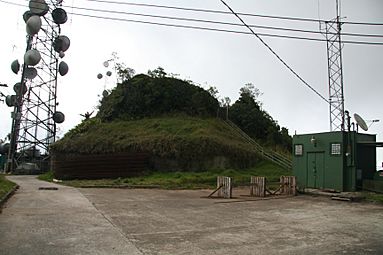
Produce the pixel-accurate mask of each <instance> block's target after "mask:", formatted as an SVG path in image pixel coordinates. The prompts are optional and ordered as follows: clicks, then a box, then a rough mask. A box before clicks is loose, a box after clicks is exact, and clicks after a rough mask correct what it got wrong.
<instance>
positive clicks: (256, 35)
mask: <svg viewBox="0 0 383 255" xmlns="http://www.w3.org/2000/svg"><path fill="white" fill-rule="evenodd" d="M220 1H221V2H222V3H223V4H224V5H225V6H226V7H227V8H228V9H229V10H230V11H231V12H232V13H233V14H234V15H235V16H236V17H237V18H238V19H239V20H240V21H241V22H242V23H243V24H244V25H245V26H246V27H247V28H248V29H249V30H250V31H251V33H252V34H253V35H254V36H255V37H257V38H258V40H260V41H261V43H262V44H263V45H265V46H266V48H268V49H269V50H270V51H271V53H273V55H274V56H275V57H276V58H277V59H278V60H279V61H280V62H281V63H282V64H283V65H284V66H285V67H286V68H287V69H288V70H290V71H291V72H292V73H293V74H294V75H295V76H296V77H297V78H298V79H299V80H300V81H301V82H303V84H304V85H306V86H307V87H308V88H309V89H311V90H312V91H313V92H314V93H315V94H317V95H318V96H319V97H320V98H322V99H323V100H324V101H325V102H326V103H328V104H329V103H330V102H329V101H328V100H327V99H326V98H325V97H324V96H322V95H321V94H320V93H319V92H318V91H317V90H316V89H314V88H313V87H312V86H311V85H310V84H308V83H307V82H306V81H305V80H304V79H303V78H302V77H301V76H300V75H299V74H298V73H297V72H295V71H294V69H292V68H291V67H290V66H289V65H288V64H287V63H286V62H285V61H284V60H283V59H282V58H281V57H280V56H279V55H278V54H277V53H276V52H275V51H274V50H273V49H272V48H271V47H270V46H269V45H268V44H267V43H266V42H265V41H264V40H263V39H262V38H261V37H260V36H259V35H258V34H256V33H255V32H254V30H253V29H252V28H251V27H249V26H248V25H247V24H246V22H245V21H244V20H243V19H242V18H241V17H240V16H239V15H238V14H237V13H235V11H234V10H233V9H232V8H231V7H230V6H229V5H228V4H227V3H225V1H223V0H220Z"/></svg>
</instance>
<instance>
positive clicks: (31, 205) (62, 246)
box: [0, 176, 142, 255]
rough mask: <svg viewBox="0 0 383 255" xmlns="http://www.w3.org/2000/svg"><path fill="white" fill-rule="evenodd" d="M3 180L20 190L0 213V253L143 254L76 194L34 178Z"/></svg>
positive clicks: (85, 199) (70, 190) (80, 195)
mask: <svg viewBox="0 0 383 255" xmlns="http://www.w3.org/2000/svg"><path fill="white" fill-rule="evenodd" d="M7 178H8V179H10V180H11V181H13V182H15V183H17V184H18V185H20V189H19V190H18V191H17V192H16V193H15V195H14V196H13V197H11V198H10V199H9V201H8V202H7V203H6V205H5V208H4V209H3V212H2V214H0V254H2V255H6V254H18V255H21V254H28V255H34V254H36V255H37V254H38V255H41V254H49V255H51V254H55V255H61V254H142V253H141V252H140V251H139V250H138V249H137V248H136V247H135V246H134V244H132V242H131V241H130V240H129V239H128V238H127V237H126V236H125V235H124V233H122V232H121V231H120V229H119V228H117V227H116V226H114V225H113V223H111V222H110V221H109V220H108V219H107V218H106V217H104V215H103V214H102V213H101V212H100V211H98V210H97V209H96V208H95V207H94V206H93V205H92V203H91V202H89V200H88V199H87V198H86V197H84V196H83V195H82V194H81V193H80V192H79V191H78V190H77V189H75V188H71V187H65V186H61V185H56V184H52V183H47V182H43V181H39V180H37V179H36V177H35V176H9V177H7ZM40 187H50V188H52V187H56V188H58V190H39V188H40Z"/></svg>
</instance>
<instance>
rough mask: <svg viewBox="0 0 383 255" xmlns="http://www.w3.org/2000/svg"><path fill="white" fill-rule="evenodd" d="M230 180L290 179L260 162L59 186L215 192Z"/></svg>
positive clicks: (47, 177) (45, 177)
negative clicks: (219, 180) (219, 179)
mask: <svg viewBox="0 0 383 255" xmlns="http://www.w3.org/2000/svg"><path fill="white" fill-rule="evenodd" d="M219 175H223V176H229V177H233V180H234V186H241V185H247V184H249V183H250V176H265V177H266V178H267V180H268V181H269V182H275V181H279V177H280V176H281V175H291V172H288V171H286V170H284V169H282V168H280V167H278V166H276V165H274V164H271V163H269V162H266V161H263V162H261V163H259V164H258V165H257V166H256V167H254V168H249V169H242V170H235V169H226V170H217V169H213V170H209V171H205V172H148V173H146V174H145V175H144V176H139V177H132V178H117V179H99V180H63V182H62V184H64V185H68V186H73V187H84V186H87V187H88V186H99V187H100V186H112V187H118V186H136V185H137V186H155V187H157V186H158V187H160V188H163V189H204V188H215V187H216V180H217V176H219ZM39 179H40V180H46V181H52V179H53V174H52V172H48V173H46V174H43V175H40V176H39Z"/></svg>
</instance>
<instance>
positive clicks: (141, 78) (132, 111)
mask: <svg viewBox="0 0 383 255" xmlns="http://www.w3.org/2000/svg"><path fill="white" fill-rule="evenodd" d="M218 107H219V103H218V100H217V99H215V98H214V97H212V96H211V95H210V94H209V93H208V92H207V91H206V90H204V89H203V88H200V87H198V86H195V85H193V84H190V83H188V82H186V81H182V80H179V79H176V78H170V77H163V76H161V77H150V76H147V75H144V74H140V75H136V76H134V77H133V78H132V79H129V80H126V81H124V82H123V83H120V84H118V85H117V87H116V88H115V89H114V90H113V91H112V92H111V93H110V95H108V96H106V97H104V98H103V99H102V100H101V104H100V107H99V112H98V114H97V117H98V118H100V119H101V120H102V121H113V120H131V119H140V118H144V117H154V116H160V115H163V114H171V113H184V114H187V115H189V116H203V117H208V116H215V114H216V112H217V109H218Z"/></svg>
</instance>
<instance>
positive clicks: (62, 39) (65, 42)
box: [53, 35, 70, 53]
mask: <svg viewBox="0 0 383 255" xmlns="http://www.w3.org/2000/svg"><path fill="white" fill-rule="evenodd" d="M69 46H70V40H69V38H68V37H67V36H65V35H60V36H57V37H56V39H55V40H54V42H53V48H54V49H55V51H56V52H59V53H60V52H61V51H62V52H65V51H67V50H68V49H69Z"/></svg>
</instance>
